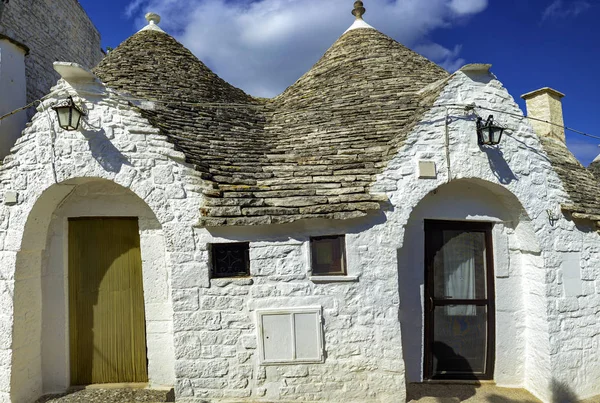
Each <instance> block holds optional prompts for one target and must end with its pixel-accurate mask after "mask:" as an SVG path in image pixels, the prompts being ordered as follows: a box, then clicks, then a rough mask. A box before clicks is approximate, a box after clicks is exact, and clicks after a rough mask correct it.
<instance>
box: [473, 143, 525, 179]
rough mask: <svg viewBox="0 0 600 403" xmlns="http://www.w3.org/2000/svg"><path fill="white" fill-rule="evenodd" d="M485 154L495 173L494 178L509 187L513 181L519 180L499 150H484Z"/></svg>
mask: <svg viewBox="0 0 600 403" xmlns="http://www.w3.org/2000/svg"><path fill="white" fill-rule="evenodd" d="M482 149H483V152H485V154H486V155H487V158H488V162H489V164H490V168H491V170H492V172H493V173H494V176H495V177H496V178H497V179H498V181H499V182H500V183H502V184H503V185H509V184H511V183H512V182H513V181H518V180H519V179H518V178H517V177H516V176H515V174H514V172H513V171H512V169H510V167H509V166H508V163H507V162H506V160H505V159H504V154H502V151H501V150H500V149H499V148H487V147H486V148H482Z"/></svg>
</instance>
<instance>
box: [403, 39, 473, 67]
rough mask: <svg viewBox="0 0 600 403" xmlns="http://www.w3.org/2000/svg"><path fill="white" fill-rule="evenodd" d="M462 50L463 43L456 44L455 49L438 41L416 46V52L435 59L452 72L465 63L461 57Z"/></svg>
mask: <svg viewBox="0 0 600 403" xmlns="http://www.w3.org/2000/svg"><path fill="white" fill-rule="evenodd" d="M461 50H462V45H456V46H454V48H453V49H448V48H445V47H443V46H442V45H439V44H437V43H427V44H424V45H418V46H416V47H415V51H416V52H419V53H420V54H422V55H423V56H425V57H427V58H428V59H431V60H435V61H436V62H437V63H438V64H439V65H440V66H442V67H443V68H444V69H446V70H448V71H449V72H451V73H453V72H455V71H456V70H458V69H459V68H461V67H462V66H464V65H465V59H463V58H461V57H459V54H460V51H461Z"/></svg>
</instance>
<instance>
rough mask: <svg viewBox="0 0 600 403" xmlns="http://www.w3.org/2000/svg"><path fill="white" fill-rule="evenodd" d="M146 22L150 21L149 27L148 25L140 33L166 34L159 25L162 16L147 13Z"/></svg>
mask: <svg viewBox="0 0 600 403" xmlns="http://www.w3.org/2000/svg"><path fill="white" fill-rule="evenodd" d="M146 21H148V25H146V26H145V27H144V28H142V29H141V30H140V32H141V31H158V32H165V31H163V30H162V29H160V27H159V26H158V24H159V23H160V15H158V14H156V13H147V14H146Z"/></svg>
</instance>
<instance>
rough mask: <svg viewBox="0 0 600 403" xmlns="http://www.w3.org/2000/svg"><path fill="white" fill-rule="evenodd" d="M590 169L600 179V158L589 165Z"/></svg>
mask: <svg viewBox="0 0 600 403" xmlns="http://www.w3.org/2000/svg"><path fill="white" fill-rule="evenodd" d="M588 170H589V171H590V172H591V173H592V175H594V176H595V177H596V179H598V181H600V159H596V160H594V162H592V163H591V164H590V166H589V167H588Z"/></svg>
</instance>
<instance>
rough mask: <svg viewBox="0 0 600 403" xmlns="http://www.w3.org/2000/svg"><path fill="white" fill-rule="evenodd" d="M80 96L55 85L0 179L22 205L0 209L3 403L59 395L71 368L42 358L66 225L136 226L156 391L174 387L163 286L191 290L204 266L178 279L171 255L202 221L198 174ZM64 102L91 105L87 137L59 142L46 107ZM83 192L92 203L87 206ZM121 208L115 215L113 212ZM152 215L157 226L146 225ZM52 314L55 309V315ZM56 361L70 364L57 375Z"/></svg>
mask: <svg viewBox="0 0 600 403" xmlns="http://www.w3.org/2000/svg"><path fill="white" fill-rule="evenodd" d="M73 86H74V87H72V86H71V85H69V84H67V83H66V82H65V81H60V82H59V84H58V85H57V87H55V88H54V90H56V91H58V92H59V94H58V95H57V96H56V98H54V99H49V100H47V101H46V102H44V104H43V105H41V106H40V107H39V108H38V111H39V113H38V114H37V115H36V116H35V117H34V118H33V120H32V122H31V124H29V125H28V127H27V128H26V129H25V131H24V132H23V136H22V137H21V138H20V139H19V140H18V141H17V144H16V145H15V147H14V148H13V150H12V154H11V155H10V156H9V157H8V158H6V159H5V160H4V164H3V165H2V167H0V187H1V189H2V193H3V194H4V195H5V194H6V193H5V192H7V191H15V192H17V194H18V202H17V203H16V204H12V203H9V204H7V203H4V202H3V204H2V206H1V207H0V223H1V224H0V247H1V252H0V262H1V263H2V264H1V265H0V267H2V270H1V277H0V284H1V290H2V294H1V295H2V298H0V304H2V305H1V306H2V318H1V320H0V323H1V324H2V325H1V326H2V327H1V329H0V350H1V351H0V359H1V360H2V361H1V362H0V371H1V373H0V379H2V382H0V402H8V401H10V402H13V403H20V402H31V401H34V400H35V399H37V397H39V396H40V395H41V394H42V393H43V391H44V386H46V387H48V388H49V389H54V388H55V387H60V386H61V385H64V373H63V372H62V371H61V370H60V367H61V366H64V367H67V365H68V363H65V362H64V360H65V357H64V354H63V353H62V351H65V349H66V348H67V347H66V346H63V347H62V349H61V348H59V349H58V350H57V351H52V350H50V349H49V348H42V346H44V343H45V342H48V343H50V344H51V345H52V343H55V344H56V345H57V346H58V344H59V343H60V340H57V337H58V338H62V335H58V336H57V335H54V336H53V337H48V336H49V335H50V333H51V329H49V328H44V327H43V323H46V324H48V323H47V322H45V320H48V321H50V320H52V319H53V318H55V317H58V320H59V321H60V320H61V316H62V315H64V305H62V304H63V301H61V297H60V295H59V293H56V292H54V290H53V291H52V292H48V291H49V289H48V288H49V287H51V284H49V283H54V284H57V283H59V282H60V281H61V280H60V277H61V276H63V274H62V273H60V270H61V266H62V269H63V270H64V256H65V251H64V249H63V251H62V253H61V251H59V249H60V244H63V245H64V239H65V233H64V227H63V229H62V230H61V223H60V222H61V220H62V223H63V224H64V219H65V218H66V216H68V215H71V214H81V213H86V212H87V213H93V214H98V215H109V214H110V215H123V214H133V215H138V216H140V217H141V221H140V229H141V246H142V259H143V264H144V267H143V271H144V285H145V289H146V292H145V300H146V315H147V318H148V321H147V331H148V347H149V355H148V357H149V372H150V377H151V383H153V384H154V385H155V386H160V385H164V384H165V383H166V384H167V385H166V386H168V385H169V384H172V382H173V378H174V368H173V364H172V363H173V356H172V353H171V352H172V337H171V332H172V330H171V324H170V323H171V321H172V313H171V310H170V309H171V308H170V306H171V304H170V300H171V295H170V294H169V289H168V284H169V283H170V284H171V286H172V287H173V288H180V287H182V286H186V285H187V281H188V278H187V277H186V278H183V279H182V277H181V275H179V274H181V273H184V272H186V270H185V268H186V267H188V271H187V273H188V274H190V275H191V271H193V270H194V269H195V268H197V267H198V266H197V265H194V264H193V263H191V264H189V265H187V266H182V265H178V267H179V271H176V272H175V271H173V270H172V267H173V260H172V259H171V254H176V253H180V252H181V251H190V250H191V251H193V250H194V249H195V240H194V239H193V232H192V230H191V226H190V221H188V217H187V216H186V213H185V212H186V211H193V212H198V211H199V205H200V196H199V193H198V192H199V190H200V187H199V186H198V185H197V183H198V180H197V179H196V172H195V171H194V170H193V169H191V168H190V167H188V166H187V165H186V164H185V163H183V155H182V154H181V153H179V152H176V151H174V149H173V146H172V145H171V144H170V143H168V142H167V141H166V139H165V138H164V137H163V136H161V135H159V134H158V130H157V129H154V128H153V127H152V126H150V125H149V123H148V122H147V121H146V120H145V119H144V118H142V117H141V116H140V114H139V113H138V112H137V111H136V110H135V109H134V108H132V107H131V106H129V104H128V103H127V102H126V101H121V100H118V97H115V96H113V95H111V96H109V95H106V94H105V89H104V87H103V86H102V85H100V84H98V83H73ZM77 91H79V92H80V93H79V95H78V93H77ZM67 92H69V93H70V94H72V95H74V96H75V97H76V98H79V97H81V98H86V99H87V106H88V108H89V116H88V118H87V119H86V120H87V121H86V123H85V124H84V126H83V128H82V130H79V131H75V132H64V131H62V130H59V129H58V126H57V124H56V122H55V120H56V116H55V114H53V113H50V112H51V111H48V108H49V106H50V105H51V103H53V102H56V101H57V100H58V99H63V98H64V97H66V95H67ZM94 94H96V95H94ZM97 180H106V181H110V182H112V183H114V184H115V186H116V185H118V187H116V188H115V187H112V189H113V190H110V189H111V187H110V186H109V187H108V188H105V189H104V191H103V190H102V189H100V190H98V191H97V192H100V193H102V194H103V195H104V196H102V197H99V196H98V194H94V191H91V190H90V189H92V188H93V186H95V185H93V184H94V183H96V182H95V181H97ZM88 182H89V183H90V184H89V185H85V184H87V183H88ZM80 186H82V187H80ZM86 186H87V187H86ZM99 186H100V187H102V186H103V185H102V184H100V185H99ZM119 188H123V189H126V191H125V190H123V192H125V193H126V194H125V193H118V192H117V193H118V194H114V192H115V191H114V189H119ZM86 189H87V194H82V193H81V192H83V193H85V192H86ZM72 192H73V193H72ZM111 193H113V194H111ZM134 195H135V196H134ZM67 198H68V200H67ZM115 198H116V199H117V200H116V202H117V203H116V204H115V203H113V202H114V201H115V200H111V199H115ZM132 198H134V199H136V200H137V206H138V207H136V209H137V210H136V209H134V208H133V205H130V207H128V200H132ZM134 204H135V203H134ZM92 210H93V211H94V212H92ZM150 212H151V214H152V215H153V217H155V219H154V221H153V222H152V220H149V219H148V217H149V215H150ZM53 220H54V222H53ZM51 224H52V225H51ZM55 224H56V225H55ZM49 229H50V231H49ZM60 238H62V240H61V239H60ZM162 239H164V244H163V241H162ZM163 262H164V263H163ZM161 267H162V268H163V269H164V270H161ZM57 270H58V272H57ZM168 273H173V276H172V277H169V275H168ZM201 276H202V274H201V273H194V275H193V277H201ZM165 284H166V285H165ZM63 286H64V285H63ZM165 287H166V288H165ZM44 291H46V292H44ZM45 298H46V299H45ZM63 298H64V295H63ZM13 301H14V302H13ZM52 304H55V306H56V307H57V309H52ZM60 326H64V321H62V322H61V324H60V325H58V327H60ZM63 331H64V330H63ZM45 337H46V338H47V339H45ZM159 347H160V348H159ZM53 354H54V355H53ZM57 355H60V357H57ZM54 359H57V360H63V362H61V363H59V367H58V368H54V369H50V367H51V366H52V365H51V364H50V363H51V362H52V360H54ZM48 360H50V361H48Z"/></svg>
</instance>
